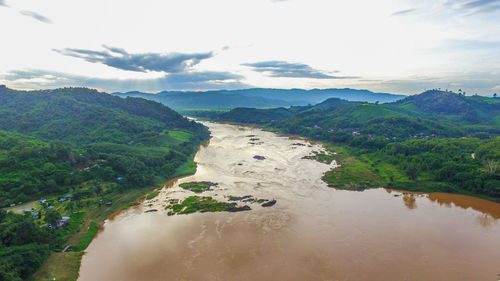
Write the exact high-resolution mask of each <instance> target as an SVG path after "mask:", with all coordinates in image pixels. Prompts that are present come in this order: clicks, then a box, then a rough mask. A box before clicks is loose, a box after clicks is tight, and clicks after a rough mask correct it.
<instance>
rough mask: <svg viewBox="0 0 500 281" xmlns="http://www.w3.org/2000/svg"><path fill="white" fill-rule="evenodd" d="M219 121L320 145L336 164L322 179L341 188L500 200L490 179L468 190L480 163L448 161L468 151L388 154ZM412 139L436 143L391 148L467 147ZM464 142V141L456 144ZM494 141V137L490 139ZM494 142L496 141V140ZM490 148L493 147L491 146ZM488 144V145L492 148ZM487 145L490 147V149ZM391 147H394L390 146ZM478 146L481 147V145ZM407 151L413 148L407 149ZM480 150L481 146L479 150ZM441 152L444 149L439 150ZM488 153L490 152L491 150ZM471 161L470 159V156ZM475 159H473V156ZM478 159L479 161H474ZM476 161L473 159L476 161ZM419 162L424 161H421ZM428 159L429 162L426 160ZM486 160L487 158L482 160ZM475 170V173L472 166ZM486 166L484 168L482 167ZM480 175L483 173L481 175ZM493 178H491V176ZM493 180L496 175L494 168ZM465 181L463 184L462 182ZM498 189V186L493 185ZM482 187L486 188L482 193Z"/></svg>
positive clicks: (453, 141)
mask: <svg viewBox="0 0 500 281" xmlns="http://www.w3.org/2000/svg"><path fill="white" fill-rule="evenodd" d="M221 123H222V124H230V125H237V126H249V127H251V128H260V129H262V130H265V131H269V132H273V133H276V134H278V135H282V136H285V137H291V138H298V139H303V140H307V141H308V142H310V143H311V144H315V143H319V144H322V145H324V146H325V147H326V148H327V150H328V151H329V152H330V153H332V154H333V153H335V158H334V159H335V160H336V161H337V163H338V164H339V167H338V168H336V169H332V170H331V171H329V172H327V173H325V175H324V176H323V180H324V181H325V182H326V183H327V184H328V185H329V186H330V187H332V188H337V189H345V190H357V191H359V190H364V189H367V188H378V187H385V188H394V189H401V190H407V191H413V192H426V193H432V192H445V193H450V194H462V195H467V196H474V197H477V198H481V199H485V200H489V201H493V202H496V203H500V198H499V197H498V196H490V195H488V194H492V193H494V192H495V191H494V190H495V184H496V183H498V182H499V181H498V180H497V181H494V180H490V182H489V183H483V184H482V185H483V186H482V187H481V188H479V189H477V188H476V189H472V188H471V186H472V185H475V184H477V182H478V181H482V180H483V179H482V177H480V176H478V175H477V176H471V174H476V173H478V172H479V171H480V170H482V169H483V168H482V167H479V166H481V165H482V164H480V163H479V164H478V163H475V164H473V166H472V167H471V166H468V165H470V164H471V163H469V162H468V161H463V163H458V162H457V163H456V164H450V163H451V162H455V161H454V160H452V159H454V158H458V159H462V158H463V156H464V155H465V157H467V156H469V157H470V153H465V154H464V155H461V154H456V155H453V157H451V156H449V157H448V158H449V159H448V158H446V157H444V156H443V155H441V154H440V153H439V152H437V153H436V152H428V151H423V152H421V153H420V154H416V155H407V156H405V155H404V154H402V156H401V155H392V154H390V153H389V152H388V151H386V150H387V149H386V147H384V148H378V149H376V148H363V147H353V146H349V145H347V144H344V145H342V144H337V143H331V142H328V141H326V142H325V141H321V140H320V139H314V138H313V137H311V136H303V135H294V134H287V133H284V132H283V131H284V129H278V128H275V127H272V126H269V125H258V124H242V123H237V122H221ZM415 141H428V142H431V141H434V142H436V143H425V144H420V145H419V144H413V143H412V141H407V142H403V143H395V144H394V146H393V147H397V146H398V145H399V146H401V145H403V146H404V145H407V146H410V147H411V146H415V145H416V146H417V147H427V146H429V147H432V146H434V147H437V148H436V150H437V151H439V150H440V149H442V150H450V151H455V152H456V153H459V152H460V151H462V150H467V149H470V148H465V147H468V146H469V144H467V143H466V142H467V141H468V140H467V139H446V138H443V139H436V140H415ZM460 142H464V143H465V144H460ZM492 143H494V140H492ZM497 143H498V142H497ZM461 146H464V147H461ZM492 147H493V146H492ZM492 147H491V148H492ZM491 148H490V150H491ZM499 148H500V147H499ZM392 149H394V148H392ZM481 149H482V148H481ZM410 150H415V149H414V148H411V149H410ZM483 150H484V149H483ZM443 153H444V152H443ZM447 153H449V152H447ZM491 153H493V154H494V152H493V151H491ZM410 156H411V157H413V158H414V159H413V160H412V161H408V160H404V159H405V158H409V157H410ZM432 158H435V159H432ZM470 160H474V159H470ZM476 160H477V159H476ZM477 161H479V160H477ZM477 161H476V162H477ZM421 162H425V164H422V163H421ZM430 162H432V163H430ZM485 162H487V161H485ZM435 163H441V164H446V166H445V167H442V169H445V171H443V172H442V173H441V174H443V175H446V174H448V175H447V176H441V175H438V173H437V170H438V169H437V168H436V169H430V168H428V166H430V165H436V164H435ZM473 168H475V169H479V171H478V170H476V171H475V172H474V171H472V169H473ZM484 169H487V168H484ZM455 173H460V177H458V176H457V178H454V177H453V176H451V175H450V174H455ZM483 176H484V175H483ZM493 178H494V177H493ZM496 178H497V179H499V178H500V176H499V175H498V171H497V176H496ZM466 182H467V183H466ZM496 189H497V190H498V187H496ZM485 190H489V191H488V192H486V191H485Z"/></svg>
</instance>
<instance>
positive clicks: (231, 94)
mask: <svg viewBox="0 0 500 281" xmlns="http://www.w3.org/2000/svg"><path fill="white" fill-rule="evenodd" d="M113 95H117V96H120V97H141V98H145V99H149V100H154V101H157V102H160V103H163V104H164V105H167V106H169V107H171V108H174V109H196V108H204V109H207V108H210V109H228V108H235V107H261V108H262V107H282V106H293V105H302V106H304V105H309V104H317V103H320V102H322V101H324V100H326V99H329V98H340V99H345V100H348V101H363V102H371V103H375V102H379V103H388V102H394V101H397V100H400V99H402V98H404V97H406V96H404V95H393V94H388V93H375V92H371V91H368V90H356V89H349V88H345V89H312V90H303V89H265V88H253V89H242V90H220V91H205V92H180V91H163V92H160V93H156V94H150V93H143V92H138V91H133V92H126V93H119V92H117V93H113Z"/></svg>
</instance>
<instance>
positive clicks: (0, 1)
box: [0, 0, 9, 7]
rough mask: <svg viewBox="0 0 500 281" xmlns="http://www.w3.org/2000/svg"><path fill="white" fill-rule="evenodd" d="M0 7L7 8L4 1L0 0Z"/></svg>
mask: <svg viewBox="0 0 500 281" xmlns="http://www.w3.org/2000/svg"><path fill="white" fill-rule="evenodd" d="M0 6H4V7H9V6H7V4H5V0H0Z"/></svg>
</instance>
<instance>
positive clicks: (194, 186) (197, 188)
mask: <svg viewBox="0 0 500 281" xmlns="http://www.w3.org/2000/svg"><path fill="white" fill-rule="evenodd" d="M215 185H217V184H216V183H213V182H207V181H201V182H196V181H192V182H185V183H181V184H180V185H179V186H180V187H182V188H184V189H186V190H190V191H192V192H194V193H202V192H203V191H207V190H210V187H211V186H215Z"/></svg>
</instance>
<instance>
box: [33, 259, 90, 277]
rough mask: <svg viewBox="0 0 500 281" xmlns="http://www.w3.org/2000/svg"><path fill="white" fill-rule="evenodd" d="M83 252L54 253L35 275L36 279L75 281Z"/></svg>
mask: <svg viewBox="0 0 500 281" xmlns="http://www.w3.org/2000/svg"><path fill="white" fill-rule="evenodd" d="M82 256H83V252H65V253H53V254H52V255H51V256H50V257H49V258H48V259H47V261H45V263H44V264H43V265H42V267H41V268H40V269H39V270H38V271H37V272H36V273H35V274H34V275H33V277H34V278H35V280H40V281H48V280H53V278H54V277H55V278H56V279H55V280H59V281H75V280H77V279H78V271H79V270H80V262H81V259H82Z"/></svg>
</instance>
